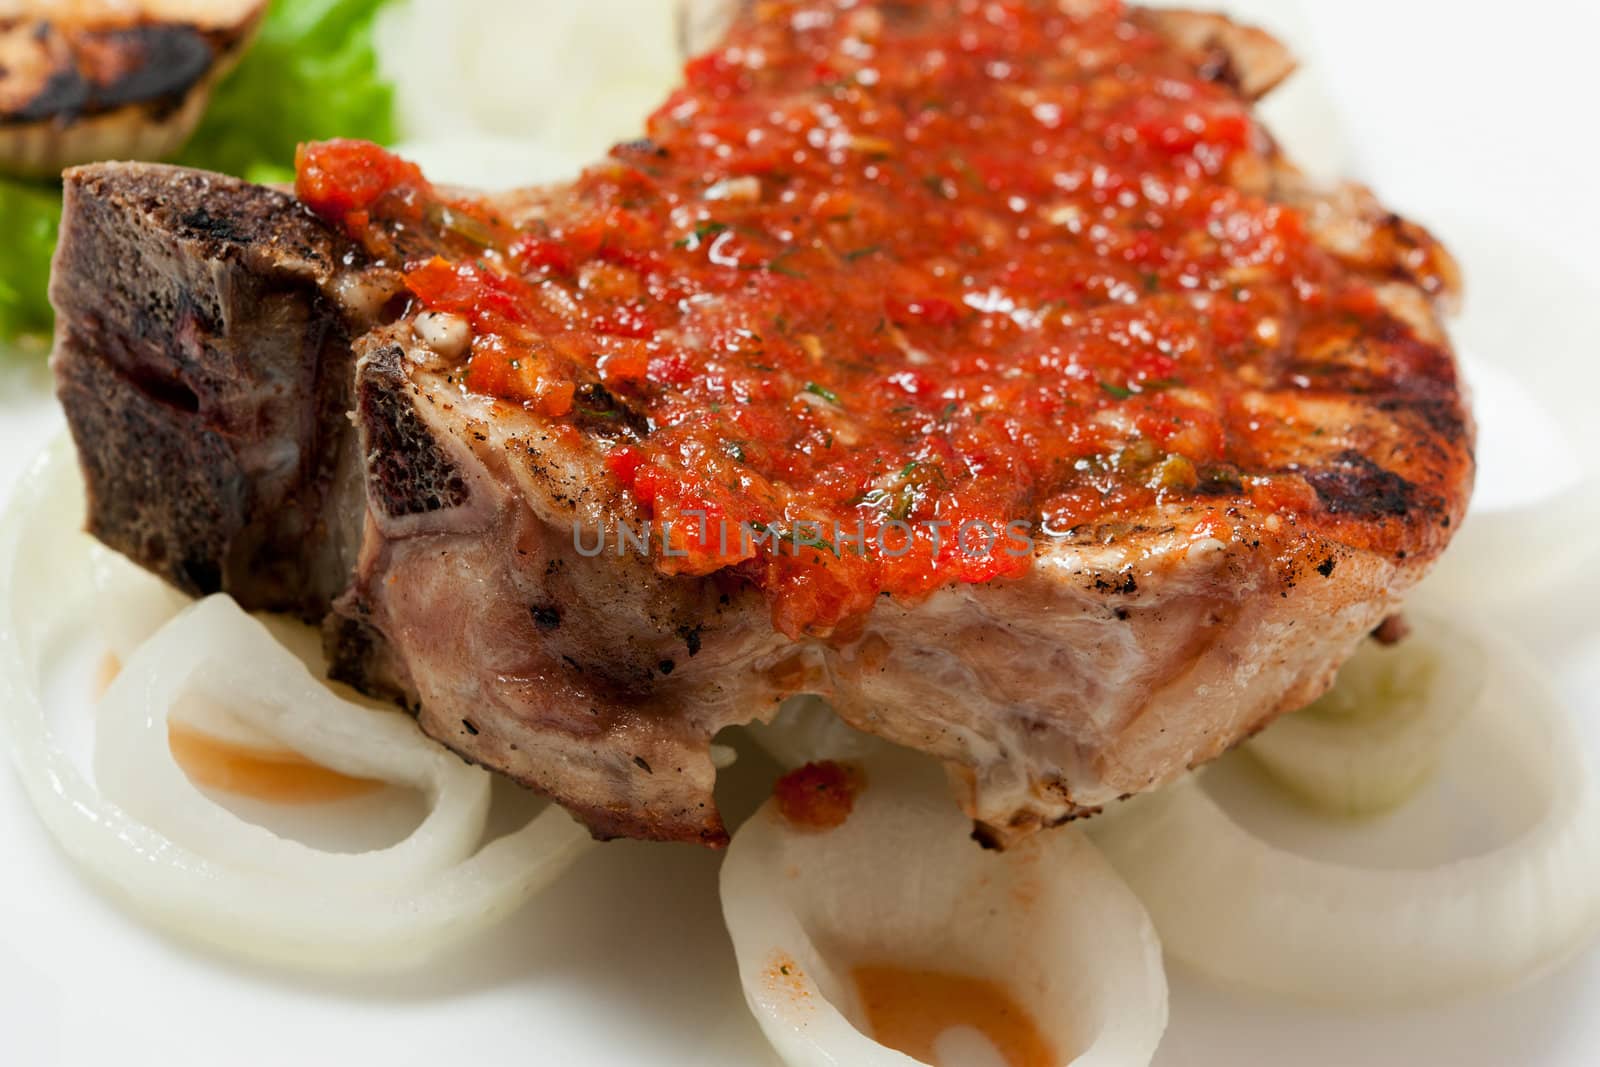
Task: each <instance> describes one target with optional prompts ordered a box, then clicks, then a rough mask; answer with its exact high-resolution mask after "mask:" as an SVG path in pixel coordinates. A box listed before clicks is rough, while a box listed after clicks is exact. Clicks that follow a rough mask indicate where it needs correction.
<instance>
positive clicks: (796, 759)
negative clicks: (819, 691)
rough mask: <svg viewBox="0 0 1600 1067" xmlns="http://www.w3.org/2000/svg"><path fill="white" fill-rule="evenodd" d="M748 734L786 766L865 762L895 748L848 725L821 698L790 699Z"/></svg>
mask: <svg viewBox="0 0 1600 1067" xmlns="http://www.w3.org/2000/svg"><path fill="white" fill-rule="evenodd" d="M744 730H745V733H746V734H747V735H748V736H749V737H750V739H751V740H752V741H754V742H755V743H756V744H757V745H759V746H761V748H762V749H763V750H765V751H766V753H767V755H769V756H771V757H772V758H773V759H775V760H777V761H778V763H779V764H781V765H782V766H784V767H802V766H804V765H806V764H807V763H815V762H817V761H819V760H865V759H868V758H870V757H872V756H874V755H882V754H885V753H890V752H893V751H895V748H894V746H893V745H891V744H889V742H887V741H884V740H883V739H881V738H877V737H873V736H872V735H871V734H865V733H862V732H861V731H860V730H857V729H855V728H854V727H852V726H850V725H848V724H847V723H846V722H845V721H844V720H843V719H841V718H839V716H838V715H836V714H835V713H834V710H833V708H831V707H829V706H828V702H827V701H825V700H823V699H822V698H821V697H819V696H814V695H806V696H798V697H791V698H789V699H788V700H786V701H784V702H783V706H782V707H781V708H779V709H778V713H777V714H776V715H774V716H773V718H772V721H771V722H767V723H763V722H752V723H750V724H749V725H747V726H746V727H745V728H744Z"/></svg>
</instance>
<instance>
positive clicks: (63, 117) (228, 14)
mask: <svg viewBox="0 0 1600 1067" xmlns="http://www.w3.org/2000/svg"><path fill="white" fill-rule="evenodd" d="M265 11H266V4H265V3H264V2H263V0H221V2H210V3H201V4H196V3H194V2H193V0H145V2H144V3H141V4H128V3H125V2H123V3H115V2H108V0H81V2H74V3H70V4H62V3H59V2H55V3H51V2H43V3H41V2H37V0H33V2H28V0H24V2H22V3H20V4H18V3H12V4H9V5H7V7H6V10H5V12H4V14H0V171H3V172H5V173H8V174H16V175H24V176H29V177H41V178H52V179H53V178H55V177H57V176H58V175H59V174H60V173H61V169H62V168H63V167H66V166H70V165H71V164H74V163H83V162H87V161H89V160H95V159H162V158H165V157H167V156H170V155H171V154H172V153H174V152H176V151H177V150H178V149H180V148H182V147H183V145H184V142H185V141H187V140H188V139H189V135H190V134H192V133H193V132H194V129H195V127H196V125H198V124H199V122H200V118H201V116H202V115H203V114H204V112H205V108H206V102H207V101H208V100H209V99H210V95H211V90H212V89H213V88H214V87H215V86H216V85H217V83H218V82H220V81H221V80H222V78H223V77H224V76H225V75H227V73H228V72H229V71H231V70H232V69H233V67H234V65H235V64H236V63H237V62H238V60H239V58H240V57H241V56H242V55H243V54H244V52H245V49H247V48H248V47H249V45H250V42H251V40H252V39H253V37H254V34H255V31H256V28H257V27H258V26H259V25H260V23H261V19H262V15H263V14H264V12H265Z"/></svg>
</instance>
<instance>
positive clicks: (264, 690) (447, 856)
mask: <svg viewBox="0 0 1600 1067" xmlns="http://www.w3.org/2000/svg"><path fill="white" fill-rule="evenodd" d="M202 693H203V694H205V695H206V696H209V697H211V698H212V699H213V700H215V701H217V702H218V703H226V704H227V705H228V707H229V709H230V711H231V713H232V714H233V715H234V716H235V717H237V718H240V719H243V720H244V721H245V722H246V723H247V724H249V725H251V726H254V727H255V728H256V729H258V730H259V731H260V732H261V733H262V734H264V735H266V736H268V737H271V738H272V739H273V740H275V741H277V742H279V743H281V744H286V745H288V746H289V747H290V748H292V749H294V750H295V751H296V752H298V753H300V754H301V755H302V756H305V757H306V758H307V759H309V760H311V761H312V762H314V763H317V764H319V765H321V766H323V767H327V768H329V769H331V770H335V771H338V772H339V773H340V774H343V775H346V776H348V777H351V778H367V779H375V780H379V781H385V782H389V783H390V784H392V785H398V786H404V787H409V788H412V789H417V790H421V791H422V792H423V793H424V795H425V796H426V797H427V801H428V808H429V810H428V814H427V816H426V817H425V818H424V819H423V821H422V824H421V825H420V826H418V827H417V828H416V830H415V831H413V832H412V833H411V834H410V835H408V836H407V837H406V838H405V840H403V841H401V842H400V843H398V844H396V845H393V846H391V847H389V848H385V849H379V850H376V851H373V852H364V853H360V854H358V855H351V854H345V853H332V852H324V851H322V850H321V849H316V848H312V847H310V846H308V845H304V844H301V843H300V842H298V841H294V840H290V839H287V838H282V837H279V836H278V835H277V834H275V833H273V832H271V831H270V830H268V829H266V828H265V827H262V826H258V825H256V824H255V823H252V822H248V821H246V820H244V819H241V818H240V817H239V816H237V815H235V814H234V813H233V812H231V811H229V810H228V809H227V808H225V807H222V806H221V805H220V804H216V803H213V802H211V801H210V800H208V799H207V798H206V797H205V795H204V794H203V793H202V792H201V791H200V789H199V788H198V787H197V786H196V785H195V784H194V783H193V782H191V781H190V780H189V778H188V776H187V775H186V774H185V773H184V771H183V769H182V768H181V767H180V766H179V765H178V762H177V760H176V759H174V758H173V755H172V747H171V744H170V741H169V739H168V737H169V735H168V722H167V717H168V713H169V712H170V711H171V710H172V709H173V708H174V707H175V706H176V705H177V704H178V702H179V701H180V700H181V699H183V698H184V697H185V696H190V695H198V694H202ZM94 769H95V781H96V784H97V785H98V786H99V787H100V791H101V793H102V794H103V795H104V796H105V797H106V798H107V799H109V800H112V801H114V802H115V803H117V804H119V805H120V806H121V807H122V808H123V810H125V811H127V812H128V813H129V814H130V815H132V816H133V817H134V818H136V819H138V820H140V821H141V822H144V823H146V824H148V825H150V826H155V827H159V828H160V830H161V832H162V833H164V834H165V835H166V836H168V837H170V838H171V839H172V840H173V841H174V842H176V843H178V844H180V845H182V846H184V847H186V848H190V849H193V850H194V851H196V852H198V853H200V854H202V855H204V856H206V857H208V858H209V859H211V860H214V861H216V862H218V863H224V864H227V865H229V866H231V867H235V868H237V869H238V870H241V871H256V872H258V873H260V874H263V875H266V876H269V877H272V878H275V879H276V878H288V879H293V880H299V881H306V882H311V881H313V880H315V879H319V878H322V879H327V880H328V882H327V884H330V885H338V886H340V887H341V888H355V887H357V886H362V887H371V888H374V889H381V888H383V887H385V886H387V887H390V888H399V887H400V886H403V885H407V884H410V883H412V882H414V881H415V880H416V879H418V878H420V877H423V876H426V875H428V874H432V873H435V872H437V871H441V870H444V869H445V868H446V867H449V866H451V865H453V864H456V863H460V862H461V861H462V860H464V859H466V858H467V857H468V856H470V855H472V853H473V852H475V851H477V847H478V842H479V841H480V840H481V838H482V837H483V829H484V824H485V822H486V820H487V818H488V815H489V776H488V774H487V773H486V772H484V771H482V770H479V769H478V768H475V767H471V766H469V765H467V764H466V763H464V762H462V760H461V759H460V757H458V756H456V755H455V754H454V753H452V752H450V751H449V750H447V749H445V748H443V747H442V746H440V745H439V744H437V743H435V742H433V741H430V740H428V738H427V737H426V736H425V735H424V734H423V733H422V731H421V730H420V729H418V728H417V724H416V721H415V720H414V719H412V718H411V717H410V716H407V715H405V714H404V713H402V712H399V711H379V710H376V709H374V708H365V707H361V706H360V705H358V704H353V703H351V702H350V701H348V700H342V699H340V698H339V697H337V696H335V695H334V694H333V693H332V692H331V691H330V690H329V689H328V687H327V686H325V685H323V684H322V683H321V682H319V681H318V680H317V679H315V678H313V677H312V676H311V673H310V672H309V671H307V670H306V667H305V664H303V663H301V662H300V660H298V659H297V658H295V656H294V655H293V654H291V653H290V652H289V651H288V650H287V649H285V648H284V647H283V646H282V645H280V644H278V643H277V642H276V641H274V640H273V639H272V635H271V634H269V633H268V632H267V629H266V627H264V626H262V625H261V623H259V622H257V621H256V620H254V619H252V618H251V617H250V616H248V615H246V614H245V613H244V611H243V610H241V609H240V607H239V605H238V604H236V603H234V601H233V600H232V598H230V597H226V596H221V595H218V596H213V597H208V598H207V599H205V600H202V601H200V602H199V603H197V604H195V605H194V606H192V607H190V608H188V609H187V610H185V611H184V612H183V613H182V614H180V615H179V616H178V617H177V618H175V619H173V620H172V621H171V622H169V623H167V624H166V625H165V626H163V627H162V628H161V629H160V631H158V632H157V633H156V635H155V636H154V637H152V638H150V640H148V641H147V642H145V643H144V644H143V645H141V646H140V647H139V649H138V650H137V651H136V652H135V653H134V654H133V658H132V659H130V660H129V661H128V662H127V663H126V664H125V665H124V666H123V669H122V673H121V674H119V675H118V676H117V679H116V681H114V682H113V683H112V684H111V687H110V688H109V689H108V690H107V691H106V693H105V696H103V697H102V698H101V700H100V707H99V712H98V714H97V715H96V716H95V762H94Z"/></svg>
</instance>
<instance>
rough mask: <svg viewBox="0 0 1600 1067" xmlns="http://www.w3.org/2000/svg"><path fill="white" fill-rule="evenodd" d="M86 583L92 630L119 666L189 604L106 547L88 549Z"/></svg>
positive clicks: (94, 545) (170, 589)
mask: <svg viewBox="0 0 1600 1067" xmlns="http://www.w3.org/2000/svg"><path fill="white" fill-rule="evenodd" d="M89 579H90V581H91V583H92V584H93V586H94V599H95V604H96V605H97V610H96V611H95V613H94V627H95V630H96V632H98V633H99V634H100V638H101V640H102V641H104V642H105V645H106V647H107V648H108V649H110V650H111V654H112V655H113V656H115V657H116V658H117V662H118V663H119V664H121V663H126V662H128V660H130V659H132V658H133V654H134V652H135V651H137V650H138V648H139V646H140V645H142V644H144V643H145V642H146V641H148V640H150V638H151V637H152V636H154V634H155V632H156V631H157V630H159V629H161V627H163V626H165V625H166V624H167V623H168V622H169V621H171V620H172V619H173V618H175V617H176V616H177V614H178V613H179V612H180V611H182V610H183V609H184V608H186V607H188V606H189V604H190V603H191V601H190V600H189V598H188V597H186V596H184V595H183V594H182V593H180V592H178V591H177V590H176V589H174V588H172V586H170V585H168V584H167V583H166V582H163V581H162V580H161V579H160V578H157V577H156V576H155V575H153V574H151V573H150V572H149V571H147V570H145V569H143V568H142V567H139V566H136V565H135V564H133V563H131V562H129V560H128V558H127V557H126V556H123V555H119V554H118V553H116V552H113V551H111V549H109V548H107V547H106V546H104V545H102V544H99V543H95V544H93V545H91V546H90V548H89Z"/></svg>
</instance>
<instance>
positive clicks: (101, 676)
mask: <svg viewBox="0 0 1600 1067" xmlns="http://www.w3.org/2000/svg"><path fill="white" fill-rule="evenodd" d="M121 673H122V664H121V663H120V662H118V660H117V657H116V656H115V655H114V654H112V653H110V652H107V653H106V655H105V658H104V659H102V660H101V661H100V667H99V669H97V670H96V671H95V672H94V698H95V699H96V700H99V699H100V698H101V697H103V696H105V695H106V690H107V689H110V688H111V683H112V682H114V681H116V680H117V675H119V674H121Z"/></svg>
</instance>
